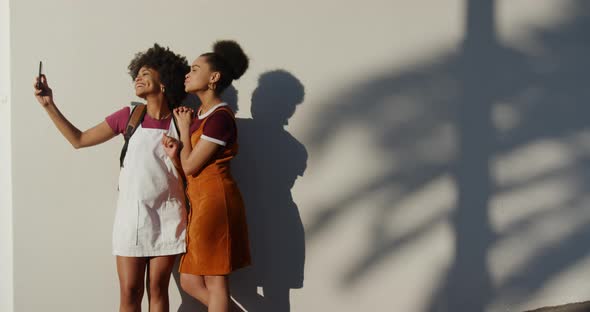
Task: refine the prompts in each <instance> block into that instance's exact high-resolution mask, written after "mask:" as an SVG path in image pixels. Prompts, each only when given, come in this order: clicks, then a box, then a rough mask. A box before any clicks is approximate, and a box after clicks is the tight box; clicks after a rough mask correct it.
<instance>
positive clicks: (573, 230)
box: [1, 0, 590, 311]
mask: <svg viewBox="0 0 590 312" xmlns="http://www.w3.org/2000/svg"><path fill="white" fill-rule="evenodd" d="M486 3H488V4H491V5H488V4H486ZM10 5H11V6H10V34H11V36H12V44H11V47H10V48H11V49H10V52H11V66H12V68H13V70H12V72H11V75H10V80H11V83H12V89H11V90H12V95H13V96H12V99H13V100H12V101H11V102H10V103H12V105H11V106H10V107H8V108H3V112H4V110H5V109H8V110H9V112H10V113H11V116H12V118H11V120H10V121H11V126H10V127H11V128H10V129H11V132H12V136H11V137H12V145H13V150H12V155H13V156H12V159H13V161H12V170H13V172H14V179H13V184H12V187H13V205H12V207H13V212H14V224H13V226H14V274H15V275H14V296H15V302H14V308H15V311H38V310H43V311H109V310H115V309H116V307H117V304H118V283H117V278H116V273H115V272H116V271H115V264H114V257H113V256H111V254H110V235H111V229H112V218H113V212H114V203H115V195H116V181H117V174H118V152H119V149H120V147H121V145H122V142H121V141H122V140H121V139H120V138H118V139H115V140H112V141H111V142H108V143H105V144H103V145H101V146H98V147H93V148H89V149H85V150H80V151H74V150H73V149H72V148H71V147H70V146H69V145H68V143H67V142H66V141H65V140H64V139H63V138H62V137H61V136H60V135H59V133H58V132H57V130H56V129H54V127H53V126H52V124H51V122H50V121H49V119H48V117H47V116H46V115H45V113H44V111H43V110H42V109H41V108H40V107H39V105H38V104H37V103H36V101H35V99H34V97H33V95H32V89H31V83H32V80H33V78H34V75H35V72H36V70H37V64H38V61H39V60H43V61H44V65H45V69H46V74H47V76H48V79H49V82H50V84H51V86H52V87H53V89H54V95H55V100H56V102H57V104H58V105H59V107H60V109H61V110H62V111H63V112H64V114H65V115H66V116H67V117H68V118H70V119H71V120H72V121H73V122H74V124H75V125H77V126H78V127H80V128H87V127H90V126H93V125H94V124H96V123H98V122H100V121H101V120H102V119H103V118H104V117H105V116H106V115H108V114H110V113H111V112H113V111H114V110H116V109H118V108H119V107H121V106H123V105H126V104H127V103H129V101H131V100H136V99H135V98H134V96H133V90H132V88H131V86H132V85H131V80H130V78H129V77H128V75H127V74H126V66H127V65H128V62H129V60H130V59H131V57H132V56H133V55H134V53H136V52H137V51H140V50H145V49H146V48H148V47H149V46H150V45H152V44H153V43H154V42H158V43H161V44H164V45H167V46H170V47H171V48H172V49H173V50H174V51H176V52H178V53H181V54H184V55H187V56H188V58H189V59H191V60H192V58H194V57H196V56H197V55H199V54H200V53H202V52H205V51H208V50H209V48H210V46H211V43H212V42H213V41H214V40H216V39H222V38H232V39H237V40H238V41H239V42H240V43H241V44H242V46H243V47H244V49H245V50H246V52H247V53H248V54H249V55H250V56H251V60H252V61H251V67H250V69H249V71H248V72H247V73H246V75H245V76H244V77H243V78H242V79H241V80H240V81H238V82H237V83H236V84H235V87H236V90H237V92H238V106H239V112H238V117H239V118H240V120H239V125H240V131H241V132H240V136H241V140H242V145H241V153H242V154H241V156H240V158H238V159H237V161H236V167H235V169H236V175H237V176H238V177H239V182H240V185H241V186H242V189H243V191H244V196H245V197H246V203H247V204H248V208H247V209H248V218H249V223H250V226H251V228H250V231H251V236H252V239H253V241H252V244H253V246H252V247H253V253H254V260H255V261H256V263H257V265H255V266H254V267H252V268H250V269H248V270H244V271H242V272H239V273H237V274H235V275H234V276H233V279H232V282H233V289H232V291H233V294H234V297H235V298H236V299H237V300H238V301H239V302H240V303H241V304H242V305H243V306H244V307H246V308H249V310H250V311H287V310H288V309H289V307H290V309H291V310H292V311H358V310H366V311H383V310H386V311H479V310H481V311H506V310H510V311H519V310H524V309H527V308H535V307H540V306H543V305H549V304H561V303H566V302H572V301H580V300H585V299H587V298H586V297H585V296H586V295H587V294H586V292H585V289H586V287H585V284H584V282H585V280H586V279H585V278H583V277H584V276H587V275H588V274H589V273H590V271H589V270H590V269H588V268H589V267H590V266H588V265H587V264H588V263H589V262H590V258H589V257H588V256H589V255H588V253H587V251H586V249H585V247H584V246H586V245H588V244H587V243H588V239H589V237H590V235H589V234H590V233H588V230H587V229H588V228H590V227H589V226H588V223H589V222H590V211H589V210H588V208H587V207H588V205H587V203H588V198H587V196H586V194H587V193H588V192H587V191H588V189H589V188H590V187H589V186H588V185H589V184H588V181H590V180H589V179H588V178H589V177H588V175H587V173H586V172H588V170H587V169H588V165H589V163H588V159H589V157H588V156H589V153H590V148H589V147H590V136H589V135H590V132H589V130H588V128H587V126H586V124H587V123H586V120H585V116H588V113H590V112H589V111H588V110H589V109H588V108H587V107H588V106H587V105H585V104H586V103H587V102H588V99H589V96H590V94H589V93H588V91H585V90H586V89H587V88H585V87H586V84H585V81H584V79H585V77H586V76H587V72H588V69H590V68H589V67H590V61H588V60H587V55H588V52H589V50H590V47H589V46H588V43H587V42H588V41H587V40H586V39H585V38H586V37H585V36H584V33H585V30H586V29H588V26H589V25H588V24H590V21H589V18H588V16H589V15H588V12H590V7H589V5H588V4H586V2H584V1H582V0H566V1H564V0H561V1H559V0H551V1H543V3H542V4H541V3H539V2H538V1H534V0H496V1H490V2H486V1H475V0H452V1H426V0H419V1H416V0H414V1H410V0H371V1H355V2H342V1H307V0H303V1H261V0H255V1H247V2H243V1H236V0H234V1H205V0H203V1H168V2H164V1H158V2H156V1H108V0H107V1H95V2H80V1H78V2H75V1H65V0H56V1H34V0H19V1H11V2H10ZM2 20H3V21H5V20H6V19H2ZM494 24H495V27H494V26H493V25H494ZM277 69H281V70H283V71H275V70H277ZM260 75H263V78H264V79H262V80H260V81H259V80H258V78H259V76H260ZM3 85H4V84H3ZM303 93H304V94H305V95H304V98H303V99H301V96H302V94H303ZM294 107H296V111H295V113H294V115H292V116H291V113H292V112H291V110H292V109H294ZM251 110H252V111H253V112H254V113H251ZM2 116H6V115H5V114H2ZM280 116H285V118H287V119H288V125H287V126H286V127H283V126H282V124H283V122H284V121H285V120H284V119H283V120H281V118H280ZM2 124H3V126H5V123H2ZM2 143H3V145H2V148H3V149H2V151H1V152H4V151H5V150H4V146H5V145H8V143H5V142H4V141H2ZM2 159H6V158H2ZM8 162H10V159H9V158H8ZM4 163H6V162H4V161H3V162H2V164H4ZM2 172H3V173H2V177H3V179H5V175H4V171H2ZM298 175H301V176H300V177H297V176H298ZM295 179H296V181H295ZM293 183H294V185H292V184H293ZM2 200H3V201H4V200H5V199H4V197H3V199H2ZM3 203H4V202H3ZM3 205H4V204H3ZM8 207H9V208H10V205H9V206H8ZM8 211H9V212H10V209H8ZM3 213H4V212H3ZM3 231H4V229H3ZM170 289H171V294H172V299H171V306H172V308H173V309H172V310H174V311H176V310H179V311H188V310H190V309H191V308H193V307H195V304H194V302H192V301H190V300H189V299H188V298H186V297H184V296H183V294H182V293H180V292H179V291H178V288H177V287H176V285H175V283H171V287H170ZM181 302H182V305H181ZM179 306H180V308H179Z"/></svg>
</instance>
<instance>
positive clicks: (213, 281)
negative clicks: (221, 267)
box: [205, 275, 230, 312]
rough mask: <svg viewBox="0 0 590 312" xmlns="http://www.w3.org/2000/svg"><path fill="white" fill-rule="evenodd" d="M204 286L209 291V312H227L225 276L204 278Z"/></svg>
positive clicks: (227, 282) (227, 299)
mask: <svg viewBox="0 0 590 312" xmlns="http://www.w3.org/2000/svg"><path fill="white" fill-rule="evenodd" d="M205 285H206V286H207V290H208V291H209V311H210V312H228V311H229V301H230V299H229V280H228V278H227V275H217V276H205Z"/></svg>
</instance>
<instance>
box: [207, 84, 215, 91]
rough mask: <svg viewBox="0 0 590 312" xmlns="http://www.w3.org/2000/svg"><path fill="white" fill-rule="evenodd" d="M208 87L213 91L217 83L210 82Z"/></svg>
mask: <svg viewBox="0 0 590 312" xmlns="http://www.w3.org/2000/svg"><path fill="white" fill-rule="evenodd" d="M208 87H209V90H213V91H215V89H216V88H217V85H216V84H214V83H210V84H209V85H208Z"/></svg>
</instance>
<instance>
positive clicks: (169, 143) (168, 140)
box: [162, 134, 178, 148]
mask: <svg viewBox="0 0 590 312" xmlns="http://www.w3.org/2000/svg"><path fill="white" fill-rule="evenodd" d="M162 145H164V146H165V147H168V148H173V147H175V146H176V145H178V140H176V139H175V138H173V137H171V136H167V135H166V134H162Z"/></svg>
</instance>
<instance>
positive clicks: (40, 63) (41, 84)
mask: <svg viewBox="0 0 590 312" xmlns="http://www.w3.org/2000/svg"><path fill="white" fill-rule="evenodd" d="M42 69H43V62H42V61H39V80H37V89H39V90H43V83H42V82H41V71H42Z"/></svg>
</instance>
